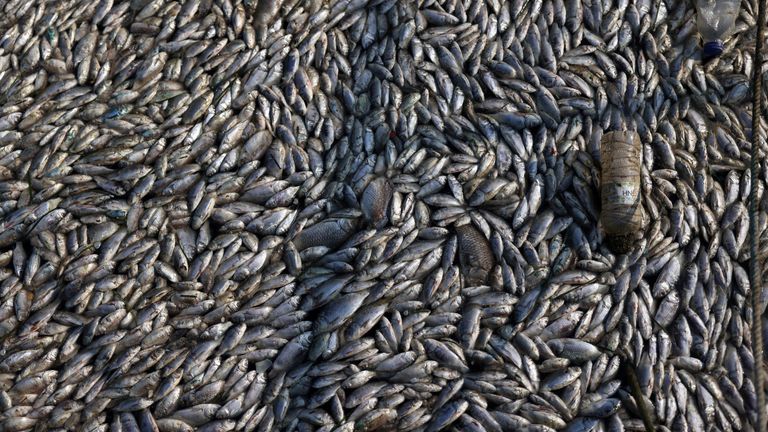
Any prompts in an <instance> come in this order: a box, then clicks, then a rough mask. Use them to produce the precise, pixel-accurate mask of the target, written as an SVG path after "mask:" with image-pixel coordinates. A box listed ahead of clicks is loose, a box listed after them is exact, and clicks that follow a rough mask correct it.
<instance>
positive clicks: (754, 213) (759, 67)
mask: <svg viewBox="0 0 768 432" xmlns="http://www.w3.org/2000/svg"><path fill="white" fill-rule="evenodd" d="M764 33H765V0H757V40H756V42H755V68H754V72H753V76H752V148H751V149H750V166H749V172H750V175H751V184H750V186H751V187H750V191H749V249H750V250H749V252H750V253H749V257H750V258H749V279H750V280H749V284H750V286H751V290H750V291H751V294H752V299H751V300H752V349H753V354H754V357H755V368H754V374H753V382H754V384H755V390H756V393H757V427H756V428H755V430H756V431H759V432H765V431H766V409H765V369H764V368H763V313H762V312H763V308H762V305H761V304H760V297H761V295H762V293H761V291H762V287H761V285H760V283H761V281H760V279H761V274H760V266H759V265H758V256H757V251H758V250H759V249H758V242H759V239H758V232H757V219H758V217H759V216H758V208H757V183H758V175H759V174H758V168H759V166H758V149H759V145H760V126H761V119H762V114H763V105H762V102H763V90H762V72H763V60H764V59H763V55H762V54H763V37H764V36H763V35H764Z"/></svg>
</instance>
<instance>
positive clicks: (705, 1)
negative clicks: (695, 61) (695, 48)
mask: <svg viewBox="0 0 768 432" xmlns="http://www.w3.org/2000/svg"><path fill="white" fill-rule="evenodd" d="M740 6H741V2H740V1H739V0H696V12H697V13H696V15H697V18H696V24H697V26H698V28H699V34H700V35H701V38H702V40H703V42H704V46H703V47H702V52H701V58H702V60H703V61H704V62H706V61H709V60H711V59H713V58H715V57H718V56H720V54H722V53H723V41H724V40H725V39H726V38H727V37H728V36H730V33H731V32H732V31H733V29H734V27H735V25H736V16H738V15H739V7H740Z"/></svg>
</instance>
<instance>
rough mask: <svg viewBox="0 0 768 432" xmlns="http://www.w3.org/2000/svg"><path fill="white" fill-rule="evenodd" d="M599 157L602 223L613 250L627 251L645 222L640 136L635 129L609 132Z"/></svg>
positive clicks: (604, 139)
mask: <svg viewBox="0 0 768 432" xmlns="http://www.w3.org/2000/svg"><path fill="white" fill-rule="evenodd" d="M600 159H601V165H602V173H601V181H600V200H601V207H602V208H601V212H600V223H601V224H602V226H603V231H604V232H605V239H606V241H607V243H608V246H609V247H610V248H611V250H613V251H614V252H617V253H626V252H628V251H629V250H630V249H631V248H632V246H633V244H634V243H635V241H636V240H637V238H639V237H641V236H642V231H643V229H644V228H645V222H646V218H645V214H644V209H643V207H642V197H641V195H640V192H641V171H640V170H641V167H642V148H641V145H640V136H639V135H638V134H637V132H635V131H613V132H606V133H605V134H603V139H602V141H601V145H600Z"/></svg>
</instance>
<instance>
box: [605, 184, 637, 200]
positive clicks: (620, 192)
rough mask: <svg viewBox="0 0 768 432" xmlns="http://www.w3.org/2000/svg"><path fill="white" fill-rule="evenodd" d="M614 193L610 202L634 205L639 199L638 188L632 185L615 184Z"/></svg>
mask: <svg viewBox="0 0 768 432" xmlns="http://www.w3.org/2000/svg"><path fill="white" fill-rule="evenodd" d="M612 189H613V193H612V194H611V195H612V196H610V197H609V200H610V201H613V202H614V203H616V204H627V205H632V204H634V203H635V200H636V199H637V193H636V191H637V188H636V187H635V185H633V184H631V183H614V184H613V188H612Z"/></svg>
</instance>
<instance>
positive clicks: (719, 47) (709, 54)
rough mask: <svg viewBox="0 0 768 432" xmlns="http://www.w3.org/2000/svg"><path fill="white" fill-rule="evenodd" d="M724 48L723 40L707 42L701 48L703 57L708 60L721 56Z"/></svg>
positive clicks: (705, 60)
mask: <svg viewBox="0 0 768 432" xmlns="http://www.w3.org/2000/svg"><path fill="white" fill-rule="evenodd" d="M724 48H725V47H724V46H723V41H721V40H715V41H711V42H707V43H705V44H704V47H703V49H702V50H701V59H702V60H703V61H704V62H707V61H709V60H712V59H713V58H715V57H719V56H720V54H722V53H723V49H724Z"/></svg>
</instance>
